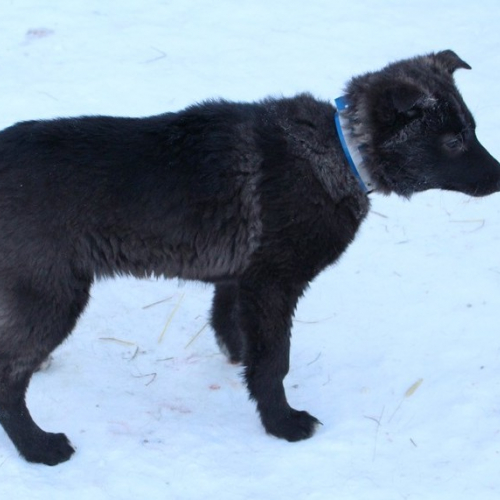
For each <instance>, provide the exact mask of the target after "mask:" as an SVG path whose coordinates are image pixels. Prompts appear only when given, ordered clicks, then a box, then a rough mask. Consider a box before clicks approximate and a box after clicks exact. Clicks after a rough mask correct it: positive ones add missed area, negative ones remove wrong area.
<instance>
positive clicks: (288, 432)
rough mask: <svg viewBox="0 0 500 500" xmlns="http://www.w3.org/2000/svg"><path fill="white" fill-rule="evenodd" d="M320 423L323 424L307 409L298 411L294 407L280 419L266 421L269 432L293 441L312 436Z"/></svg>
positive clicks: (265, 425) (265, 424)
mask: <svg viewBox="0 0 500 500" xmlns="http://www.w3.org/2000/svg"><path fill="white" fill-rule="evenodd" d="M319 425H323V424H322V423H321V422H320V421H319V420H318V419H317V418H315V417H313V416H312V415H309V413H307V412H306V411H297V410H294V409H293V408H290V411H289V413H288V414H287V415H286V416H284V417H282V418H280V419H277V420H275V421H273V422H269V421H268V422H264V427H265V428H266V431H267V432H268V433H269V434H272V435H273V436H276V437H279V438H282V439H286V440H287V441H292V442H293V441H301V440H302V439H308V438H310V437H311V436H312V435H313V434H314V432H315V430H316V428H317V427H318V426H319Z"/></svg>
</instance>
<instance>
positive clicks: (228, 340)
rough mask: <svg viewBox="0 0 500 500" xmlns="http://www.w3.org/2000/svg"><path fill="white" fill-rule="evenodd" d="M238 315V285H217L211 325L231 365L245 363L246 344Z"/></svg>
mask: <svg viewBox="0 0 500 500" xmlns="http://www.w3.org/2000/svg"><path fill="white" fill-rule="evenodd" d="M238 314H239V313H238V285H237V284H235V283H221V284H218V285H216V287H215V293H214V300H213V305H212V317H211V325H212V328H213V329H214V331H215V338H216V340H217V343H218V344H219V347H220V349H221V351H222V352H223V353H224V354H225V355H226V356H227V357H228V359H229V361H230V362H231V363H241V362H242V361H243V351H244V343H243V336H242V332H241V329H240V326H239V323H238Z"/></svg>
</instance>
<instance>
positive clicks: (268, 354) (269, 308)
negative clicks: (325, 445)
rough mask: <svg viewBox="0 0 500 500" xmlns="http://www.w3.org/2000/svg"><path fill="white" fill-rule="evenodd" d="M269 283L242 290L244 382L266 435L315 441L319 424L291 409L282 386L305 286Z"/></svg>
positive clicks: (263, 280) (248, 285)
mask: <svg viewBox="0 0 500 500" xmlns="http://www.w3.org/2000/svg"><path fill="white" fill-rule="evenodd" d="M268 280H269V277H266V278H263V277H261V279H259V278H253V279H252V280H248V281H245V282H242V283H241V286H240V294H239V313H240V327H241V330H242V333H243V335H244V336H245V345H246V349H245V356H244V363H245V376H246V382H247V385H248V389H249V391H250V396H251V397H252V398H253V399H254V400H255V401H256V402H257V408H258V410H259V413H260V417H261V420H262V423H263V425H264V427H265V429H266V431H267V432H268V433H270V434H273V435H275V436H277V437H280V438H284V439H287V440H288V441H299V440H301V439H307V438H309V437H311V436H312V434H313V433H314V430H315V428H316V426H317V425H318V424H319V423H320V422H319V421H318V420H317V419H316V418H314V417H313V416H311V415H309V413H307V412H305V411H297V410H294V409H293V408H291V407H290V405H289V404H288V401H287V399H286V395H285V390H284V387H283V379H284V378H285V376H286V374H287V373H288V367H289V355H290V328H291V323H292V316H293V311H294V309H295V305H296V303H297V300H298V298H299V296H300V295H301V293H302V291H303V287H298V286H296V285H289V284H285V283H284V282H281V281H277V280H276V281H274V282H269V281H268Z"/></svg>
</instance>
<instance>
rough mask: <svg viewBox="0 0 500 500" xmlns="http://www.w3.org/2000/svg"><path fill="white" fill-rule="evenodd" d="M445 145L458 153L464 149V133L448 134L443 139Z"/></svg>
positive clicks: (449, 149)
mask: <svg viewBox="0 0 500 500" xmlns="http://www.w3.org/2000/svg"><path fill="white" fill-rule="evenodd" d="M443 146H444V147H445V148H446V149H447V150H448V151H450V152H452V153H457V152H459V151H460V150H462V149H463V146H464V139H463V137H462V134H457V135H454V136H447V137H446V138H445V139H444V140H443Z"/></svg>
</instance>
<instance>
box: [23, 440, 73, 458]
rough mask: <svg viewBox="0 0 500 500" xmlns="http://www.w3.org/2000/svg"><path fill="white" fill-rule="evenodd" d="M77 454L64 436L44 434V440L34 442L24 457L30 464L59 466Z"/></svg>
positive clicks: (24, 452)
mask: <svg viewBox="0 0 500 500" xmlns="http://www.w3.org/2000/svg"><path fill="white" fill-rule="evenodd" d="M74 452H75V449H74V448H73V446H71V443H70V442H69V440H68V438H67V437H66V436H65V435H64V434H51V433H48V432H46V433H44V435H43V438H42V439H39V440H37V441H36V442H32V443H31V445H30V449H29V450H27V451H23V452H22V455H23V456H24V458H25V459H26V460H27V461H28V462H33V463H38V464H45V465H57V464H60V463H62V462H66V461H67V460H69V459H70V458H71V455H73V453H74Z"/></svg>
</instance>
